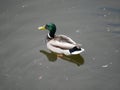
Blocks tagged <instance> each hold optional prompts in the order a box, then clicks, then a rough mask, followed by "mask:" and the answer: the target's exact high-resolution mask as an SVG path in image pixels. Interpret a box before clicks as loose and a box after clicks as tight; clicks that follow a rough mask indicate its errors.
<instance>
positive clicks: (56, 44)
mask: <svg viewBox="0 0 120 90" xmlns="http://www.w3.org/2000/svg"><path fill="white" fill-rule="evenodd" d="M38 30H48V31H49V33H48V34H47V38H46V39H47V48H48V49H49V50H50V51H52V52H55V53H57V54H64V55H76V54H80V53H81V52H83V51H84V49H83V48H81V47H80V44H77V43H76V42H75V41H73V40H72V39H71V38H70V37H68V36H66V35H56V34H55V32H56V25H55V24H54V23H49V24H46V25H43V26H40V27H38Z"/></svg>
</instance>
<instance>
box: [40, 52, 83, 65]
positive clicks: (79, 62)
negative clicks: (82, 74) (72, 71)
mask: <svg viewBox="0 0 120 90" xmlns="http://www.w3.org/2000/svg"><path fill="white" fill-rule="evenodd" d="M40 52H41V53H43V54H44V55H46V56H47V58H48V60H49V61H56V60H57V54H55V53H53V52H47V51H45V50H40ZM59 58H61V59H63V60H66V61H69V62H72V63H74V64H77V65H78V66H80V65H82V64H84V59H83V57H82V56H81V55H72V56H66V55H63V56H62V57H59Z"/></svg>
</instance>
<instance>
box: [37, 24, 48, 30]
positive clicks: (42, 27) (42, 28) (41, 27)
mask: <svg viewBox="0 0 120 90" xmlns="http://www.w3.org/2000/svg"><path fill="white" fill-rule="evenodd" d="M38 30H46V28H45V25H43V26H40V27H38Z"/></svg>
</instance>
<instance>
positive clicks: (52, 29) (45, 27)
mask: <svg viewBox="0 0 120 90" xmlns="http://www.w3.org/2000/svg"><path fill="white" fill-rule="evenodd" d="M38 30H49V31H50V33H49V35H50V37H54V35H55V32H56V25H55V24H54V23H49V24H46V25H43V26H40V27H38Z"/></svg>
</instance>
